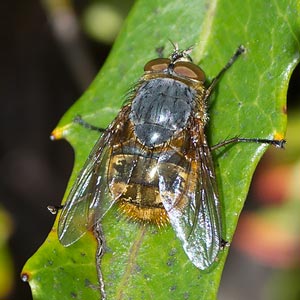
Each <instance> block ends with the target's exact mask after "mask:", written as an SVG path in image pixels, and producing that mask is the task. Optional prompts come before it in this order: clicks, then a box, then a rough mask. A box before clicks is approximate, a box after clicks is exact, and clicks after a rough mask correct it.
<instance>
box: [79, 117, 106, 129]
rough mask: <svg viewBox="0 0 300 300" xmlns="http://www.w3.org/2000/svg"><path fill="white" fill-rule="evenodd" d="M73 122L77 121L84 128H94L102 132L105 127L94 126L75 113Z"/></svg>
mask: <svg viewBox="0 0 300 300" xmlns="http://www.w3.org/2000/svg"><path fill="white" fill-rule="evenodd" d="M73 122H74V123H77V124H79V125H81V126H83V127H84V128H86V129H89V130H95V131H98V132H104V131H105V129H103V128H99V127H97V126H94V125H91V124H89V123H87V122H86V121H84V120H83V119H82V118H81V116H80V115H77V116H76V117H75V118H74V119H73Z"/></svg>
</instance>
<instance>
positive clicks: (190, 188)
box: [158, 124, 222, 270]
mask: <svg viewBox="0 0 300 300" xmlns="http://www.w3.org/2000/svg"><path fill="white" fill-rule="evenodd" d="M195 127H196V128H195V129H196V131H193V132H197V137H196V138H195V137H194V136H193V135H192V134H191V132H192V131H189V132H188V133H187V135H188V136H187V140H188V142H187V143H185V144H182V148H181V150H180V152H178V149H177V150H174V151H171V152H167V153H165V154H163V155H162V156H161V157H160V158H159V168H158V170H159V191H160V195H161V197H162V202H163V205H164V207H165V209H166V211H167V214H168V217H169V219H170V223H171V225H172V227H173V229H174V230H175V232H176V235H177V237H178V238H179V239H180V240H181V242H182V245H183V249H184V251H185V253H186V254H187V256H188V257H189V259H190V260H191V262H192V263H193V264H194V265H195V266H196V267H198V268H199V269H201V270H205V269H207V268H208V267H209V266H210V265H212V264H213V263H214V261H215V260H216V258H217V255H218V252H219V250H220V247H221V243H222V227H221V213H220V204H219V196H218V190H217V184H216V178H215V173H214V168H213V162H212V158H211V154H210V150H209V147H208V145H207V143H206V139H205V135H204V131H203V128H202V127H201V126H198V125H197V124H196V125H195ZM183 153H186V154H185V155H183ZM175 157H177V159H176V158H175ZM186 157H189V159H187V158H186ZM174 158H175V160H174ZM175 161H176V163H174V162H175ZM172 165H173V166H177V167H176V168H177V170H174V167H171V166H172ZM178 166H180V168H178Z"/></svg>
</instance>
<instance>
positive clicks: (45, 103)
mask: <svg viewBox="0 0 300 300" xmlns="http://www.w3.org/2000/svg"><path fill="white" fill-rule="evenodd" d="M84 5H85V1H75V8H76V13H77V14H80V12H81V10H82V8H83V7H84ZM0 12H1V18H0V41H1V47H0V66H1V67H0V98H1V110H0V112H1V117H0V122H1V126H0V128H1V148H0V168H1V169H0V170H1V180H0V203H1V206H3V207H4V208H5V209H6V210H7V211H8V212H9V213H10V215H11V217H12V219H13V225H14V226H13V227H14V231H13V235H12V237H11V239H10V244H9V246H10V249H11V251H12V256H13V261H14V267H15V276H16V278H15V289H14V292H13V294H12V295H11V297H10V299H24V300H29V299H31V293H30V288H29V286H28V284H26V283H23V282H22V281H21V280H20V279H19V273H20V271H21V269H22V267H23V265H24V263H25V262H26V260H27V259H28V258H29V257H30V256H31V255H32V254H33V253H34V252H35V251H36V250H37V248H38V247H39V246H40V245H41V244H42V243H43V241H44V239H45V238H46V236H47V234H48V232H49V231H50V229H51V227H52V224H53V221H54V216H52V215H51V214H49V212H48V210H47V209H46V207H47V205H49V204H59V203H60V201H61V198H62V196H63V193H64V190H65V187H66V184H67V181H68V177H69V175H70V173H71V170H72V164H73V151H72V149H71V147H70V146H69V145H68V144H67V143H66V142H64V141H59V142H51V141H50V139H49V135H50V133H51V131H52V130H53V129H54V127H55V126H56V124H57V123H58V121H59V119H60V118H61V116H62V115H63V114H64V113H65V112H66V111H67V109H68V108H69V107H70V106H71V105H72V104H73V103H74V102H75V101H76V99H78V98H79V97H80V95H81V94H82V92H83V91H84V89H85V88H86V87H87V86H88V84H89V82H90V81H91V80H92V78H93V76H94V75H95V74H96V72H97V71H98V70H99V69H100V67H101V65H102V64H103V62H104V60H105V57H106V55H107V54H108V52H109V49H110V47H109V46H107V45H104V44H101V43H96V42H93V41H92V40H91V39H88V38H87V37H86V36H84V35H83V34H82V35H81V38H82V40H81V42H82V45H84V51H85V53H87V54H88V55H87V57H86V59H87V61H88V63H87V64H86V65H88V66H89V67H87V69H86V70H82V74H85V76H80V74H79V75H78V74H77V73H76V72H74V70H73V69H72V67H70V64H69V62H68V59H67V57H66V48H65V46H62V45H61V44H60V42H59V40H58V39H57V36H55V34H54V33H53V28H52V27H51V24H50V19H49V15H47V14H46V12H45V10H44V9H43V7H42V6H41V3H40V2H39V1H36V0H27V1H24V0H19V1H2V3H1V8H0ZM69 46H70V45H69ZM75 48H76V47H74V48H73V50H74V51H75ZM67 50H68V49H67ZM70 50H72V49H70ZM74 73H75V74H74ZM297 76H299V71H298V75H294V78H295V79H296V78H297ZM291 85H292V89H291V91H292V93H293V95H295V94H296V95H299V87H298V85H297V81H296V80H294V81H293V83H291ZM295 98H296V97H294V96H293V99H295ZM291 105H293V104H292V103H291ZM225 274H226V273H225Z"/></svg>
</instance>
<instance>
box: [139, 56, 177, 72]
mask: <svg viewBox="0 0 300 300" xmlns="http://www.w3.org/2000/svg"><path fill="white" fill-rule="evenodd" d="M170 63H171V60H170V59H168V58H155V59H153V60H150V61H148V62H147V63H146V64H145V66H144V71H148V72H159V71H164V70H166V69H168V67H169V65H170Z"/></svg>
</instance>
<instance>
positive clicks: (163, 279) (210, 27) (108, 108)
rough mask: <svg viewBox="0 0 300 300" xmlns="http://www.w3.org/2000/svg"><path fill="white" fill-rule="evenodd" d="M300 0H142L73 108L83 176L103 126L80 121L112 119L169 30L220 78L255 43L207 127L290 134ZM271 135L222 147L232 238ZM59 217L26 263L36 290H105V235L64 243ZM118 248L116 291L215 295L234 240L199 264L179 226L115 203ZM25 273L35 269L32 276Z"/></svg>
mask: <svg viewBox="0 0 300 300" xmlns="http://www.w3.org/2000/svg"><path fill="white" fill-rule="evenodd" d="M297 5H298V4H297V1H292V2H291V1H285V0H282V1H261V0H254V1H251V2H250V1H248V2H243V1H238V0H235V1H234V0H233V1H230V2H228V1H225V0H220V1H209V2H206V1H200V0H190V1H180V0H177V1H176V0H174V1H167V0H165V1H162V0H161V1H158V0H156V1H147V0H140V1H138V2H137V3H136V4H135V6H134V8H133V9H132V12H131V13H130V15H129V17H128V19H127V22H126V24H125V26H124V28H123V30H122V32H121V34H120V35H119V38H118V39H117V41H116V43H115V45H114V47H113V50H112V52H111V55H110V56H109V58H108V59H107V61H106V63H105V65H104V67H103V68H102V70H101V72H100V73H99V74H98V76H97V77H96V79H95V80H94V82H93V83H92V84H91V86H90V87H89V89H88V90H87V91H86V92H85V93H84V95H83V96H82V98H81V99H80V100H79V101H78V102H77V103H75V104H74V105H73V107H72V108H71V109H70V110H69V111H68V112H67V113H66V114H65V116H64V117H63V118H62V120H61V122H60V123H59V125H58V127H57V128H56V130H55V131H54V135H55V136H56V137H57V138H59V137H63V138H65V139H67V140H68V141H69V142H70V143H71V145H72V146H73V147H74V149H75V154H76V156H75V157H76V159H75V165H74V170H73V173H72V176H71V179H70V182H69V185H68V188H67V191H66V195H67V193H68V191H69V189H70V187H71V185H72V184H73V182H74V179H75V176H76V174H77V173H78V171H79V170H80V168H81V167H82V165H83V163H84V161H85V159H86V158H87V157H88V154H89V152H90V150H91V149H92V146H93V144H94V143H95V141H96V140H97V138H98V134H97V133H95V132H92V131H89V130H87V129H85V128H83V127H81V126H79V125H77V124H74V123H72V119H73V118H74V116H76V115H78V114H80V115H81V116H82V117H83V118H84V120H86V121H87V122H89V123H91V124H93V125H96V126H99V127H103V128H105V127H106V126H107V125H108V124H109V122H111V121H112V120H113V118H114V117H115V116H116V115H117V113H118V111H119V109H120V107H121V106H122V103H123V101H124V99H125V97H124V95H125V94H126V92H127V91H128V90H129V89H130V88H131V87H132V85H133V84H134V83H135V82H137V80H138V79H139V77H140V76H141V75H142V74H143V66H144V64H145V63H146V62H147V61H148V60H150V59H152V58H155V57H157V53H156V51H155V49H156V48H158V47H162V46H163V47H164V48H165V50H164V52H165V55H167V54H169V53H170V52H171V51H172V46H171V44H170V42H169V41H168V39H171V40H172V41H175V42H178V43H179V44H180V47H181V48H187V47H189V46H191V45H194V50H193V53H192V57H193V58H194V62H196V63H199V64H200V65H201V67H202V68H203V70H205V72H206V75H207V77H208V79H209V80H211V79H212V78H213V77H214V76H215V75H216V74H217V73H218V72H219V71H220V70H221V68H222V67H223V66H224V65H225V63H226V62H227V61H228V60H229V58H230V57H231V55H232V54H233V53H234V51H235V50H236V48H237V47H238V46H239V45H240V44H243V45H244V46H245V47H246V50H247V51H246V53H245V54H243V55H242V57H241V58H239V59H238V61H237V62H236V63H235V64H234V65H233V66H232V67H231V68H230V70H228V71H227V72H226V74H225V75H224V77H223V78H222V80H221V82H220V83H219V85H218V87H217V89H216V91H215V93H214V95H213V97H212V98H211V99H210V108H209V114H210V122H209V125H208V128H207V135H208V139H209V141H210V144H211V145H214V144H217V143H218V142H220V141H222V140H225V139H227V138H230V137H234V136H240V137H258V138H269V139H272V138H278V139H281V138H283V137H284V135H285V128H286V92H287V87H288V81H289V78H290V76H291V72H292V70H293V68H294V67H295V65H296V64H297V62H298V60H299V40H298V36H299V30H298V28H300V27H299V23H300V22H299V17H298V16H299V5H298V6H297ZM266 147H267V146H266V145H260V144H246V143H244V144H236V145H231V146H230V147H226V148H224V149H222V150H218V151H216V153H214V161H215V167H216V172H217V176H218V184H219V190H220V195H221V201H222V204H223V215H224V225H225V230H224V239H226V240H227V241H231V240H232V236H233V234H234V230H235V228H236V224H237V221H238V217H239V214H240V212H241V209H242V207H243V203H244V200H245V197H246V195H247V191H248V188H249V184H250V181H251V177H252V174H253V172H254V169H255V167H256V165H257V163H258V161H259V159H260V157H261V156H262V154H263V152H264V151H265V150H266ZM56 226H57V222H56V223H55V225H54V227H53V231H52V232H51V233H50V235H49V237H48V238H47V240H46V241H45V243H44V244H43V245H42V246H41V248H40V249H39V250H38V251H37V252H36V253H35V254H34V256H33V257H31V258H30V259H29V261H28V262H27V264H26V265H25V267H24V269H23V275H26V276H27V277H26V279H28V281H29V283H30V285H31V288H32V291H33V296H34V299H41V300H42V299H47V300H49V299H73V298H75V299H99V297H100V292H99V289H98V290H97V289H95V286H96V285H97V276H96V267H95V251H96V240H95V238H94V237H93V235H92V234H87V235H86V236H84V237H83V238H82V239H81V240H79V241H78V242H77V243H75V244H74V245H72V246H70V247H68V248H64V247H63V246H62V245H60V244H59V243H58V241H57V236H56ZM102 226H103V230H104V233H105V239H106V243H107V246H108V248H109V251H108V252H107V253H106V254H105V255H104V257H103V260H102V265H101V270H102V273H103V276H104V281H105V287H106V292H107V296H108V297H107V298H108V299H206V300H207V299H215V298H216V295H217V291H218V286H219V281H220V278H221V273H222V269H223V266H224V263H225V259H226V255H227V250H224V251H222V253H221V254H220V256H219V260H218V262H217V263H216V265H215V266H214V267H213V268H211V269H210V270H207V271H205V272H203V271H199V270H198V269H197V268H195V267H194V266H193V265H192V263H191V262H190V261H189V260H188V258H187V257H186V255H185V253H184V252H183V250H182V247H181V245H180V242H179V241H178V240H177V238H176V237H175V234H174V232H173V230H172V228H171V227H170V226H167V227H165V228H155V227H148V226H141V225H139V224H136V223H134V222H130V221H128V220H126V219H125V218H123V217H122V216H120V213H119V212H118V210H117V209H112V210H111V211H110V212H109V213H108V214H107V215H106V217H105V218H104V220H103V222H102ZM24 278H25V277H24Z"/></svg>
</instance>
